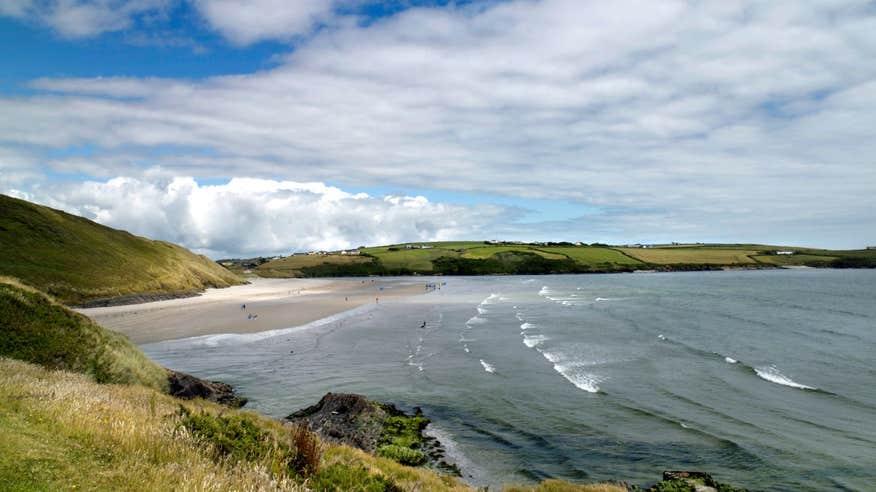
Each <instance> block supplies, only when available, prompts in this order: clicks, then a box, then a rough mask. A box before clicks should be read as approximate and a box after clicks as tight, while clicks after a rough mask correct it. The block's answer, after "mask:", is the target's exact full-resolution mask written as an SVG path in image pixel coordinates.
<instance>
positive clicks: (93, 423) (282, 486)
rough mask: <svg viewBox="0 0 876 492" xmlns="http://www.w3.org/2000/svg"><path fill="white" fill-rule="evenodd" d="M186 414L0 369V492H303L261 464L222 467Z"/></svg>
mask: <svg viewBox="0 0 876 492" xmlns="http://www.w3.org/2000/svg"><path fill="white" fill-rule="evenodd" d="M186 405H189V406H193V407H196V408H199V409H202V410H205V411H214V412H215V411H221V410H222V409H221V408H220V407H218V406H216V405H212V404H208V403H205V402H193V403H187V404H186ZM178 410H179V401H178V400H175V399H173V398H171V397H169V396H165V395H162V394H160V393H158V392H156V391H154V390H151V389H149V388H144V387H139V386H119V385H98V384H95V383H93V382H92V381H91V380H89V379H88V378H87V377H86V376H84V375H79V374H72V373H68V372H62V371H55V372H53V371H48V370H46V369H43V368H40V367H38V366H34V365H31V364H27V363H24V362H20V361H14V360H11V359H0V431H2V432H0V434H2V435H3V439H2V440H0V441H2V444H0V450H2V452H0V489H3V490H16V489H17V490H42V489H46V490H61V489H64V490H77V489H88V490H138V491H139V490H203V491H214V490H215V491H224V490H228V491H231V490H305V488H304V487H302V486H301V485H300V484H298V483H296V482H295V481H293V480H291V479H288V478H284V477H277V476H273V475H272V474H270V473H269V472H268V471H267V469H266V467H265V466H264V465H262V464H259V463H241V462H231V461H222V460H220V461H218V462H217V461H215V460H214V459H213V455H212V453H211V452H210V450H209V449H207V448H205V447H204V446H202V445H201V444H200V443H199V442H198V441H197V440H196V439H194V438H193V437H192V436H191V435H190V434H189V433H187V432H185V431H184V430H181V429H180V428H179V426H178V425H177V423H178V421H179V418H180V417H179V411H178Z"/></svg>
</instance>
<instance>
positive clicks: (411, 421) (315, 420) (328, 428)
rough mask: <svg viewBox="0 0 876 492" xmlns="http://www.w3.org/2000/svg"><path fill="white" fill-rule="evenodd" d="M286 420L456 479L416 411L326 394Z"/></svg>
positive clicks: (357, 397) (347, 395)
mask: <svg viewBox="0 0 876 492" xmlns="http://www.w3.org/2000/svg"><path fill="white" fill-rule="evenodd" d="M286 420H287V421H289V422H292V423H294V424H305V425H307V426H308V427H309V428H310V429H311V430H313V431H314V432H316V433H318V434H319V435H320V436H321V437H322V438H323V439H325V440H327V441H330V442H334V443H339V444H347V445H349V446H353V447H356V448H359V449H362V450H363V451H366V452H368V453H371V454H376V455H378V456H383V457H385V458H390V459H392V460H395V461H397V462H399V463H402V464H404V465H409V466H421V465H428V466H430V467H432V468H436V469H439V470H441V471H445V472H449V473H453V474H456V475H459V469H458V468H457V467H456V466H455V465H452V464H449V463H448V462H447V461H446V460H445V451H444V447H443V446H442V445H441V443H440V442H438V441H437V440H436V439H435V438H433V437H430V436H428V435H426V434H425V430H426V426H428V425H429V419H427V418H426V417H425V416H424V415H423V412H422V411H421V410H420V409H419V408H416V409H414V414H413V415H408V414H406V413H404V412H402V411H401V410H399V409H398V408H396V407H395V405H392V404H385V403H379V402H375V401H371V400H369V399H367V398H365V397H364V396H361V395H356V394H350V393H327V394H326V395H325V396H323V397H322V399H320V400H319V403H317V404H316V405H312V406H310V407H307V408H304V409H302V410H299V411H297V412H295V413H293V414H291V415H289V416H288V417H286Z"/></svg>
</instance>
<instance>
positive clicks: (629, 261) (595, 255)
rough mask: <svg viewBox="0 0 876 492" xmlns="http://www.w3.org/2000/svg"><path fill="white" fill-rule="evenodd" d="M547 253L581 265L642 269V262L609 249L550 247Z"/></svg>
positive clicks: (546, 249)
mask: <svg viewBox="0 0 876 492" xmlns="http://www.w3.org/2000/svg"><path fill="white" fill-rule="evenodd" d="M545 251H551V252H555V253H560V254H563V255H566V256H568V257H569V258H571V259H573V260H575V261H577V262H580V263H592V264H600V263H613V264H616V265H627V266H633V267H641V266H643V265H642V262H640V261H638V260H635V259H633V258H630V257H629V256H626V255H624V254H622V253H619V252H617V251H615V250H613V249H609V248H599V247H590V246H586V247H581V246H578V247H549V248H545Z"/></svg>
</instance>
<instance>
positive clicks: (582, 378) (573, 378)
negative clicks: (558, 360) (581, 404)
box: [554, 364, 599, 393]
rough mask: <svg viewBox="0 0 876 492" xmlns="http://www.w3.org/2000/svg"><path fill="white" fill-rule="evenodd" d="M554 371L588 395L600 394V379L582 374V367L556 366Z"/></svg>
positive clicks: (588, 374) (592, 375)
mask: <svg viewBox="0 0 876 492" xmlns="http://www.w3.org/2000/svg"><path fill="white" fill-rule="evenodd" d="M554 370H555V371H557V372H558V373H560V374H562V376H563V377H564V378H566V380H567V381H569V382H570V383H572V384H574V385H575V386H576V387H577V388H578V389H582V390H584V391H586V392H588V393H597V392H599V384H598V383H599V377H598V376H596V375H594V374H590V373H586V372H582V371H581V370H580V367H577V366H574V365H563V364H554Z"/></svg>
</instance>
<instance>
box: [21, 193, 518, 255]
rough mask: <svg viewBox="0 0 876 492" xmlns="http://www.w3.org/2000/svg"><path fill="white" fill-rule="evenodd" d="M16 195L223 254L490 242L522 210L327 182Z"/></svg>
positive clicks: (194, 248) (119, 226) (195, 248)
mask: <svg viewBox="0 0 876 492" xmlns="http://www.w3.org/2000/svg"><path fill="white" fill-rule="evenodd" d="M16 195H18V196H20V197H22V198H26V199H31V200H37V201H40V202H42V203H45V204H47V205H49V206H53V207H56V208H60V209H63V210H67V211H69V212H72V213H76V214H79V215H82V216H85V217H88V218H90V219H92V220H95V221H97V222H99V223H101V224H104V225H108V226H110V227H116V228H120V229H125V230H128V231H130V232H132V233H135V234H138V235H142V236H146V237H149V238H155V239H163V240H167V241H171V242H174V243H178V244H181V245H183V246H186V247H188V248H191V249H193V250H195V251H198V252H201V253H204V254H208V255H210V256H212V257H213V258H219V257H228V256H238V257H240V256H254V255H274V254H290V253H292V252H293V251H307V250H314V249H324V250H337V249H345V248H355V247H358V246H360V245H376V244H391V243H397V242H403V241H436V240H437V241H440V240H450V239H455V238H460V237H482V234H484V231H485V230H487V229H489V228H491V227H493V226H494V224H495V223H502V222H505V221H508V220H510V219H511V218H512V217H513V216H514V215H516V214H517V212H516V211H514V210H509V209H506V208H503V207H497V206H461V205H452V204H446V203H434V202H430V201H429V200H427V199H426V198H425V197H422V196H413V197H411V196H394V195H387V196H383V197H373V196H369V195H367V194H364V193H358V194H352V193H348V192H345V191H343V190H341V189H339V188H337V187H332V186H327V185H325V184H323V183H319V182H310V183H299V182H293V181H275V180H267V179H252V178H235V179H232V180H230V181H229V182H227V183H226V184H221V185H209V186H203V185H199V184H198V183H197V181H195V180H194V179H192V178H188V177H176V178H171V179H151V180H144V179H138V178H128V177H117V178H113V179H109V180H107V181H90V182H85V183H80V184H76V185H73V186H65V187H56V188H54V189H52V188H50V189H42V190H40V191H39V192H37V193H34V194H29V195H28V194H22V193H16Z"/></svg>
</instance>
